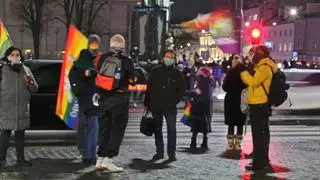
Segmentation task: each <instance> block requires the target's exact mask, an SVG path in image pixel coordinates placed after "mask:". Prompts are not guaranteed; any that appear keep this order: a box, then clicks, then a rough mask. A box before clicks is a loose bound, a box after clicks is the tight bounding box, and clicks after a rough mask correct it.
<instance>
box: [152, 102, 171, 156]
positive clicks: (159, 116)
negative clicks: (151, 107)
mask: <svg viewBox="0 0 320 180" xmlns="http://www.w3.org/2000/svg"><path fill="white" fill-rule="evenodd" d="M152 116H153V118H154V120H155V123H156V131H155V133H154V138H155V144H156V149H157V154H163V153H164V142H163V133H162V125H163V117H165V118H166V122H167V130H168V137H167V142H168V144H167V145H168V146H167V153H168V155H169V156H175V153H176V144H177V128H176V122H177V109H176V108H175V107H173V108H168V109H166V110H164V111H152Z"/></svg>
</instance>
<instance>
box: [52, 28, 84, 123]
mask: <svg viewBox="0 0 320 180" xmlns="http://www.w3.org/2000/svg"><path fill="white" fill-rule="evenodd" d="M87 45H88V39H87V37H85V36H84V35H83V34H82V33H81V32H80V31H79V30H78V29H77V28H76V27H75V26H73V25H71V26H70V27H69V32H68V39H67V44H66V49H65V54H64V57H63V63H62V67H61V74H60V84H59V91H58V98H57V106H56V114H57V115H58V116H59V117H60V118H61V120H63V121H64V122H65V123H66V124H67V126H68V127H69V128H73V129H76V128H77V126H78V122H79V117H78V114H79V104H78V99H77V98H76V97H75V96H74V95H73V93H72V91H71V87H70V82H69V78H68V76H69V71H70V69H71V67H72V65H73V61H76V60H77V59H78V57H79V54H80V51H81V50H83V49H86V48H87Z"/></svg>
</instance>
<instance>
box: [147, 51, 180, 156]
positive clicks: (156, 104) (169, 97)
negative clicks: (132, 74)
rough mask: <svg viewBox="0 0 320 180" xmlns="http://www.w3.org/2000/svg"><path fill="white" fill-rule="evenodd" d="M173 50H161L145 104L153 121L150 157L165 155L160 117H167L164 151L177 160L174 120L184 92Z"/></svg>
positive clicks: (149, 83) (150, 78) (149, 81)
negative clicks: (154, 125) (153, 133)
mask: <svg viewBox="0 0 320 180" xmlns="http://www.w3.org/2000/svg"><path fill="white" fill-rule="evenodd" d="M174 62H175V59H174V52H173V51H172V50H167V51H166V52H165V53H164V58H163V65H162V66H159V67H157V68H155V69H153V70H152V72H151V74H150V76H149V80H148V84H147V87H148V88H147V91H146V96H145V101H144V105H145V107H146V109H147V110H149V111H151V113H152V116H153V118H154V120H155V123H156V130H155V136H154V137H155V144H156V154H155V155H154V156H153V158H152V159H153V160H159V159H163V158H164V143H163V134H162V124H163V117H165V118H166V121H167V128H168V147H167V153H168V156H169V161H175V160H176V154H175V152H176V141H177V133H176V120H177V104H178V103H179V102H180V101H181V100H182V97H183V95H184V93H185V81H184V78H183V74H182V73H181V72H180V71H179V70H178V69H176V68H175V67H174Z"/></svg>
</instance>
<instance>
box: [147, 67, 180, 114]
mask: <svg viewBox="0 0 320 180" xmlns="http://www.w3.org/2000/svg"><path fill="white" fill-rule="evenodd" d="M184 94H185V80H184V78H183V74H182V73H181V72H180V71H179V70H178V69H176V68H175V67H166V66H164V65H162V66H160V67H157V68H155V69H153V70H152V72H151V74H150V76H149V79H148V85H147V91H146V96H145V100H144V105H145V106H146V107H148V108H149V109H150V110H151V111H164V110H166V109H168V108H169V109H175V108H176V105H177V104H178V103H179V102H180V101H181V99H182V97H183V95H184Z"/></svg>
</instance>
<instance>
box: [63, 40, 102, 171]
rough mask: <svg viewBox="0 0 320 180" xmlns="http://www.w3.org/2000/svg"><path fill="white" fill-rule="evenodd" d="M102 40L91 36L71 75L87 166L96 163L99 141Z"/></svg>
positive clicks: (80, 147) (83, 154)
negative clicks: (98, 68)
mask: <svg viewBox="0 0 320 180" xmlns="http://www.w3.org/2000/svg"><path fill="white" fill-rule="evenodd" d="M100 47H101V39H100V37H99V36H98V35H90V36H89V38H88V49H83V50H82V51H81V52H80V55H79V58H78V60H77V61H75V62H74V64H73V67H72V68H71V70H70V73H69V80H70V82H71V83H70V84H71V90H72V91H73V93H74V94H75V96H77V97H78V102H79V124H78V129H77V139H78V144H77V146H78V150H79V152H80V154H81V156H82V161H83V163H84V164H86V165H93V164H95V163H96V147H97V141H98V131H99V128H98V126H99V125H98V107H97V104H95V103H94V99H96V97H97V94H96V93H97V88H96V86H95V77H96V74H97V73H96V70H95V62H94V61H95V58H96V56H98V55H99V53H100Z"/></svg>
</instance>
